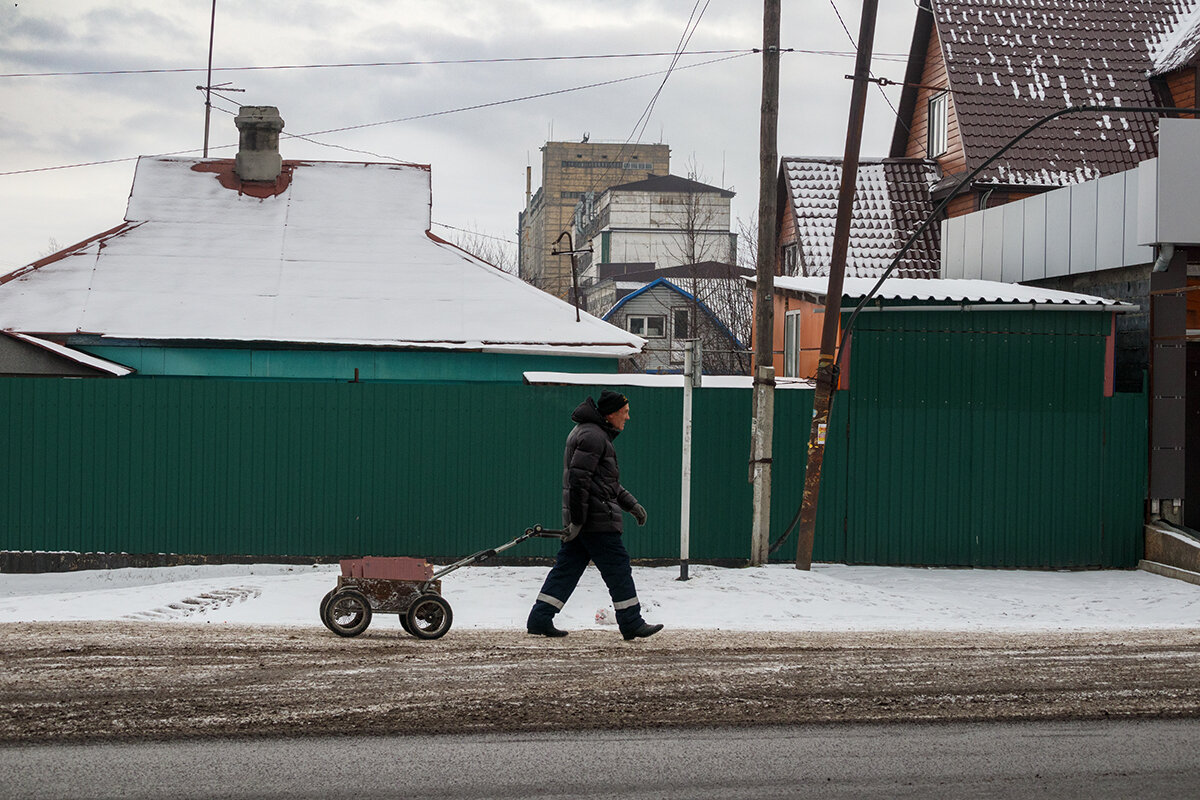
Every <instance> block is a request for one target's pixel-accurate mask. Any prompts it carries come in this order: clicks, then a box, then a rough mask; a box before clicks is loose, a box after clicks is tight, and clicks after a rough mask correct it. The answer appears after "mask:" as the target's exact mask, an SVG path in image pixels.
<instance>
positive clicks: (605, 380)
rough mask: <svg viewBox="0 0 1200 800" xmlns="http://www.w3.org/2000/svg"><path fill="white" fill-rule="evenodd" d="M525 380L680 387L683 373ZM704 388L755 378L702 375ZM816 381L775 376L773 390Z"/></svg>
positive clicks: (530, 379)
mask: <svg viewBox="0 0 1200 800" xmlns="http://www.w3.org/2000/svg"><path fill="white" fill-rule="evenodd" d="M525 383H527V384H529V385H531V386H535V385H545V384H550V385H555V384H557V385H561V386H644V387H647V388H652V389H682V388H683V375H650V374H645V373H626V372H622V373H619V374H615V373H599V372H598V373H576V372H526V373H525ZM702 383H703V384H704V388H705V389H751V388H753V386H754V381H753V380H752V379H751V377H750V376H749V375H705V376H704V378H703V379H702ZM814 386H815V384H814V383H813V382H812V381H810V380H805V379H803V378H776V379H775V388H776V389H812V388H813V387H814Z"/></svg>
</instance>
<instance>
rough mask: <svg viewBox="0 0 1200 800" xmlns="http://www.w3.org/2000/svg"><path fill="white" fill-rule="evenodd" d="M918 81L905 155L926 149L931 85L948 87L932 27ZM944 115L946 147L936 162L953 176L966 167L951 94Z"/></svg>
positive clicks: (920, 153) (922, 154)
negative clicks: (946, 119) (947, 111)
mask: <svg viewBox="0 0 1200 800" xmlns="http://www.w3.org/2000/svg"><path fill="white" fill-rule="evenodd" d="M920 84H921V87H920V88H918V89H917V102H916V105H915V106H914V107H913V115H912V121H911V122H910V123H909V125H910V127H909V132H908V146H907V148H906V149H905V153H904V155H906V156H908V157H909V158H925V157H926V153H927V152H928V133H929V100H930V98H932V97H933V96H934V95H936V94H938V91H937V90H936V88H934V87H946V88H947V89H949V88H950V76H949V75H948V73H947V71H946V59H945V58H944V57H943V55H942V45H941V41H940V40H939V39H938V33H937V27H936V26H935V27H933V29H932V30H930V32H929V45H928V47H927V49H926V51H925V66H924V69H923V70H922V71H921V80H920ZM948 117H949V120H948V122H949V124H948V125H947V129H946V145H947V149H946V152H945V153H943V154H942V155H941V156H940V157H939V158H938V159H937V162H938V166H940V167H941V168H942V172H943V173H945V174H946V175H953V174H955V173H961V172H965V171H966V169H967V154H966V150H965V148H964V147H963V141H962V135H961V134H960V132H959V129H958V118H957V114H956V112H955V109H954V94H953V93H951V95H950V110H949V113H948Z"/></svg>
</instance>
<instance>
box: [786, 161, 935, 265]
mask: <svg viewBox="0 0 1200 800" xmlns="http://www.w3.org/2000/svg"><path fill="white" fill-rule="evenodd" d="M781 171H782V175H781V178H782V180H783V182H784V186H785V187H786V190H787V192H788V200H790V202H791V207H792V211H793V212H794V214H795V220H796V239H797V244H798V245H799V253H800V264H799V265H797V271H798V272H799V274H802V275H827V274H829V265H830V261H831V260H832V258H833V238H834V236H833V234H834V228H835V227H836V224H837V204H838V192H839V189H840V187H841V182H842V160H841V159H840V158H785V159H783V162H782V165H781ZM937 177H938V170H937V164H936V163H935V162H933V161H928V160H925V159H915V158H888V159H878V158H876V159H870V158H864V159H862V160H861V161H860V162H859V165H858V176H857V181H856V183H855V188H854V208H853V211H852V214H851V222H850V242H849V249H848V251H847V253H846V274H847V275H856V276H860V277H868V276H871V275H881V274H882V273H883V271H884V270H885V269H887V267H888V265H889V264H890V263H891V261H892V259H893V258H895V257H896V254H897V253H898V252H899V251H900V248H901V246H903V244H904V242H905V241H906V240H907V239H908V237H909V236H911V235H912V233H913V232H914V231H915V230H916V229H917V228H918V227H919V226H920V224H921V223H922V222H924V221H925V219H926V218H927V217H928V216H929V215H930V214H931V213H932V212H933V201H932V200H931V199H930V196H929V190H930V187H931V186H932V185H933V183H934V182H935V181H936V180H937ZM898 269H899V270H900V274H901V275H902V276H905V277H934V276H936V275H937V272H938V269H939V262H938V228H937V226H936V225H930V226H929V227H928V228H926V229H925V231H924V232H923V233H922V235H921V236H920V237H919V238H918V239H917V241H916V242H914V244H913V246H912V247H911V248H909V250H908V252H906V253H905V255H904V258H903V260H902V262H901V265H900V267H899V268H898Z"/></svg>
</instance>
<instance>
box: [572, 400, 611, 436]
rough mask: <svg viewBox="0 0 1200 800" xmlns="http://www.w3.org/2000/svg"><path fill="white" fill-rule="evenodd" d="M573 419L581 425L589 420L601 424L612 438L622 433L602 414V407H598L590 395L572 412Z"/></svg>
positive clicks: (594, 423)
mask: <svg viewBox="0 0 1200 800" xmlns="http://www.w3.org/2000/svg"><path fill="white" fill-rule="evenodd" d="M571 421H572V422H575V423H577V424H580V425H582V424H584V423H587V422H590V423H592V424H593V425H599V426H600V428H601V429H602V430H603V431H604V432H605V433H607V434H608V437H609V438H610V439H615V438H617V434H619V433H620V431H619V430H617V429H616V428H614V427H613V426H612V425H610V424H609V422H608V420H606V419H605V418H604V417H603V416H601V415H600V409H598V408H596V401H595V400H593V399H592V398H590V397H589V398H588V399H587V400H584V401H583V402H582V403H580V404H579V405H578V406H576V407H575V410H574V411H573V412H571Z"/></svg>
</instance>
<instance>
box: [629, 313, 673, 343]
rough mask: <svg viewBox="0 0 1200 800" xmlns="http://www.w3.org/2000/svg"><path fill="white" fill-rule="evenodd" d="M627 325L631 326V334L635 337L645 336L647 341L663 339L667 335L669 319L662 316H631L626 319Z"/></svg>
mask: <svg viewBox="0 0 1200 800" xmlns="http://www.w3.org/2000/svg"><path fill="white" fill-rule="evenodd" d="M626 324H628V326H629V332H630V333H632V334H633V335H634V336H643V337H645V338H647V339H661V338H663V337H664V336H666V335H667V330H666V328H667V319H666V317H664V316H663V315H661V314H650V315H638V316H634V315H632V314H631V315H630V316H629V317H628V318H627V319H626Z"/></svg>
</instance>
